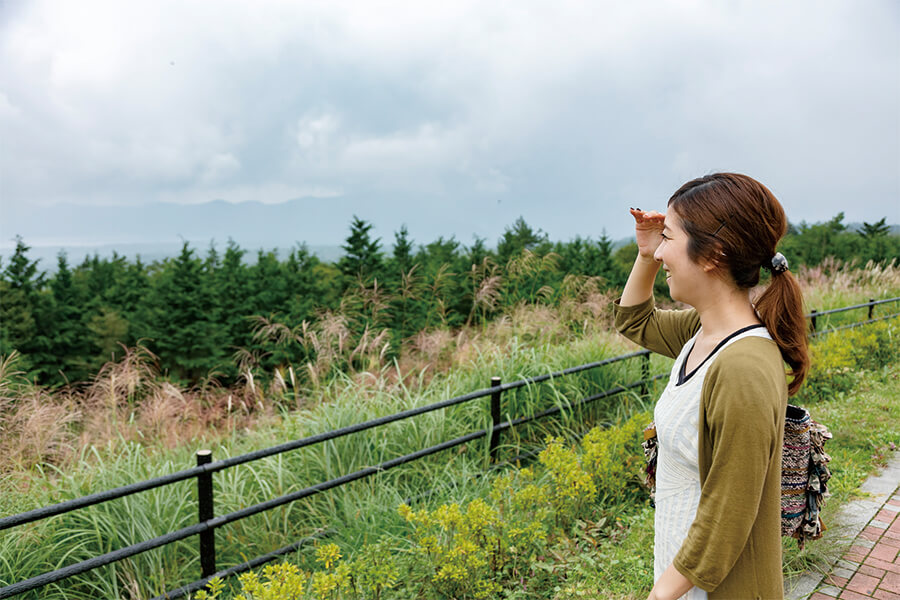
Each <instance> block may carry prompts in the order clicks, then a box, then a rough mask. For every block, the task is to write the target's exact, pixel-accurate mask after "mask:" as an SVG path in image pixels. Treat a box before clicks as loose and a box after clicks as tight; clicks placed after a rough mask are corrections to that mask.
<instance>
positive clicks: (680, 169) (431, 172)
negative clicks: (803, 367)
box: [0, 0, 900, 246]
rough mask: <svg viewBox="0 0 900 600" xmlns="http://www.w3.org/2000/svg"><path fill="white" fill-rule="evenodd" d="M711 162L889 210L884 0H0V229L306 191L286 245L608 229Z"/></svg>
mask: <svg viewBox="0 0 900 600" xmlns="http://www.w3.org/2000/svg"><path fill="white" fill-rule="evenodd" d="M722 170H730V171H739V172H744V173H748V174H750V175H752V176H754V177H756V178H758V179H759V180H761V181H762V182H763V183H765V184H766V185H768V186H769V187H770V188H771V189H772V190H773V191H774V192H775V194H776V195H777V196H778V197H779V198H780V199H781V201H782V203H783V204H784V205H785V207H786V210H787V212H788V217H789V218H790V219H791V220H792V221H794V222H799V221H801V220H806V221H821V220H825V219H828V218H831V217H833V216H834V215H835V214H837V213H838V212H839V211H844V212H845V213H846V216H847V221H870V222H871V221H875V220H878V219H879V218H881V217H885V216H886V217H887V219H888V222H890V223H900V2H897V1H896V0H846V1H824V2H823V1H821V0H816V1H792V2H783V1H779V2H764V1H752V2H751V1H729V2H724V1H721V2H720V1H713V0H708V1H705V2H701V1H689V0H679V1H668V2H663V1H658V2H624V1H618V2H598V1H593V2H569V1H566V0H562V1H561V0H555V1H554V2H531V1H523V0H517V1H511V2H483V1H480V2H474V1H472V2H468V1H461V0H453V1H452V2H446V1H441V2H438V1H416V2H412V1H410V2H373V1H371V0H361V1H359V2H340V1H334V0H328V1H322V2H317V1H312V0H302V1H297V0H290V1H284V2H279V1H268V0H264V1H260V0H257V1H254V2H249V1H234V0H215V1H212V0H208V1H185V0H171V1H170V0H153V1H152V2H143V1H134V0H128V1H122V0H112V1H108V2H107V1H97V0H81V1H78V2H72V1H68V0H59V1H44V0H29V1H27V2H26V1H16V0H6V1H4V2H0V237H2V240H0V242H2V245H3V246H7V245H8V244H9V243H10V240H11V238H12V237H13V236H14V235H15V234H17V233H23V232H25V233H23V235H26V241H29V239H28V236H31V241H32V243H35V236H37V234H36V233H35V232H40V233H41V235H40V236H38V237H39V239H37V243H40V242H41V240H45V241H46V240H53V239H63V238H65V239H69V240H72V239H77V238H79V236H80V235H81V236H82V237H85V239H88V238H90V239H91V240H92V241H94V242H96V243H100V242H103V241H117V240H118V241H121V235H120V236H119V237H118V238H117V237H116V235H114V233H115V232H116V231H119V232H120V233H121V232H126V234H127V232H129V231H131V230H130V229H128V227H125V226H124V225H121V226H120V224H117V223H107V224H106V225H105V229H104V231H108V232H109V235H108V236H106V234H105V233H103V231H100V232H99V233H98V230H97V228H96V226H95V225H96V224H94V225H92V224H90V223H86V222H80V221H79V216H78V215H80V214H84V215H86V216H85V219H91V220H94V221H95V220H96V215H97V214H98V212H97V211H96V210H92V209H88V208H85V209H84V210H81V209H79V210H72V209H71V208H67V207H69V206H71V205H76V206H80V207H90V206H98V205H100V206H109V205H121V206H132V205H146V204H153V203H169V204H172V203H174V204H199V203H205V202H210V201H212V200H216V199H218V200H224V201H226V202H229V203H242V202H248V201H252V202H262V203H266V204H278V203H284V202H288V201H294V202H302V203H307V204H308V205H309V206H310V209H311V210H310V215H312V216H311V217H310V218H309V219H306V220H304V221H303V222H298V223H297V224H296V231H297V236H296V237H297V239H298V240H305V241H307V242H309V243H312V244H329V243H340V241H341V240H342V238H343V237H344V236H345V235H346V228H347V224H348V222H349V220H350V215H352V214H357V215H359V216H360V217H362V218H364V219H367V220H369V221H372V222H374V223H375V225H376V229H377V232H378V235H380V236H382V237H383V238H384V239H386V240H390V239H391V238H392V237H393V232H394V231H395V230H397V229H398V228H399V227H400V226H401V224H404V223H405V224H407V226H408V227H409V230H410V233H411V235H412V237H413V238H414V239H416V240H417V241H419V242H427V241H431V240H433V239H435V238H436V237H437V236H438V235H444V236H447V235H456V237H457V238H458V239H460V240H461V241H463V242H464V243H469V242H470V241H471V239H472V235H473V234H477V235H481V236H484V237H487V238H488V239H489V240H490V241H491V242H492V243H493V242H496V238H497V236H498V235H499V234H500V233H501V232H502V231H503V227H504V226H506V225H509V224H510V223H512V221H513V220H515V218H516V217H518V216H519V215H522V216H524V217H525V219H526V220H527V221H528V222H529V223H531V224H532V225H534V226H535V227H540V228H542V229H543V230H544V231H546V232H548V233H549V234H550V236H551V238H553V239H569V238H571V237H574V236H575V235H582V236H597V235H599V234H600V233H601V231H603V230H606V231H607V233H609V234H610V235H611V236H612V237H614V238H618V237H621V236H625V235H628V233H629V232H630V231H631V228H630V225H629V219H630V217H629V215H628V213H627V207H628V206H640V207H642V208H660V209H661V208H663V207H664V206H665V201H666V199H667V198H668V197H669V195H670V194H671V193H672V192H673V191H674V190H675V189H676V188H677V187H678V186H679V185H680V184H681V183H683V182H684V181H686V180H688V179H691V178H693V177H696V176H699V175H702V174H706V173H710V172H714V171H722ZM168 208H169V207H167V206H165V205H160V207H159V211H160V212H161V214H165V211H166V210H168ZM48 210H50V211H55V212H57V213H59V214H66V215H72V216H67V217H66V223H65V227H64V228H62V229H65V230H64V231H63V230H60V231H57V230H56V229H61V227H60V226H59V225H58V224H54V223H51V222H50V221H49V220H46V219H44V217H43V216H42V215H46V214H48V213H47V211H48ZM210 210H215V207H213V206H211V207H210ZM259 210H260V211H263V212H261V213H260V214H264V211H265V208H264V207H259ZM60 211H61V212H60ZM110 214H115V215H123V214H126V215H127V211H110ZM179 214H181V213H179ZM323 215H324V216H323ZM116 218H120V217H118V216H117V217H116ZM121 218H127V217H121ZM173 219H174V218H173ZM42 221H46V224H44V223H43V222H42ZM255 226H256V225H254V227H255ZM42 227H46V229H47V230H44V229H41V228H42ZM232 227H233V230H230V229H229V230H227V231H225V230H222V231H218V232H217V236H218V239H219V240H224V239H225V238H227V237H228V236H232V237H235V238H236V239H241V236H242V235H244V234H249V233H252V234H254V235H257V237H258V236H264V235H265V232H264V231H254V232H248V231H247V228H248V227H249V226H248V224H247V223H240V222H236V223H233V225H232ZM162 229H163V230H162V231H154V232H145V233H147V234H148V235H149V236H150V237H154V236H158V238H159V239H160V241H172V240H173V239H175V238H176V236H177V235H182V236H184V237H186V238H190V237H191V235H192V233H191V232H192V231H193V230H192V224H191V223H178V222H173V223H172V227H171V229H170V230H165V229H166V228H165V227H163V228H162ZM226 229H227V227H226ZM128 235H130V234H128ZM204 235H205V233H204ZM104 236H106V239H101V238H104ZM145 237H146V236H145ZM142 241H143V240H142Z"/></svg>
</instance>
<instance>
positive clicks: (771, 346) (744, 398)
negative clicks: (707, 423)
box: [702, 336, 787, 410]
mask: <svg viewBox="0 0 900 600" xmlns="http://www.w3.org/2000/svg"><path fill="white" fill-rule="evenodd" d="M702 395H703V398H704V403H705V404H706V405H707V406H710V405H711V404H713V403H716V404H722V403H724V404H726V405H733V406H732V407H733V408H734V407H737V408H739V409H740V410H747V409H750V406H748V401H749V400H751V399H752V400H753V401H752V402H750V403H749V404H751V405H753V406H755V407H756V408H760V407H761V406H765V405H768V406H770V407H772V408H776V407H781V406H782V405H783V404H784V403H786V402H787V375H786V374H785V365H784V361H783V359H782V358H781V351H780V350H779V349H778V345H777V344H776V343H775V342H774V341H773V340H772V339H771V338H769V337H762V336H747V337H743V338H741V339H738V340H735V341H734V342H733V343H731V344H730V345H728V346H727V347H725V348H724V349H722V352H721V353H720V354H719V356H717V357H716V360H715V361H714V362H713V364H712V365H710V368H709V372H708V373H707V376H706V379H705V381H704V385H703V394H702ZM720 408H724V407H720Z"/></svg>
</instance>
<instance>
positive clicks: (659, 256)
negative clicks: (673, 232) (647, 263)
mask: <svg viewBox="0 0 900 600" xmlns="http://www.w3.org/2000/svg"><path fill="white" fill-rule="evenodd" d="M653 260H655V261H656V262H662V244H660V245H659V246H657V247H656V250H655V251H654V252H653Z"/></svg>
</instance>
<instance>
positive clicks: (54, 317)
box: [48, 252, 93, 382]
mask: <svg viewBox="0 0 900 600" xmlns="http://www.w3.org/2000/svg"><path fill="white" fill-rule="evenodd" d="M50 290H51V292H52V306H51V308H50V319H49V323H48V325H49V326H50V332H49V333H50V351H49V354H50V362H52V363H53V364H51V365H50V368H49V369H48V370H49V371H50V372H61V373H62V374H63V376H64V378H65V380H66V381H69V382H76V381H84V380H85V379H87V378H88V377H89V375H90V370H91V367H92V366H93V365H91V364H90V361H89V357H90V355H91V354H92V352H91V348H90V342H89V341H88V335H87V333H88V332H87V329H86V327H85V324H84V321H83V320H82V305H83V302H84V299H83V298H82V297H80V294H79V293H78V290H77V288H76V286H75V284H74V281H73V278H72V271H71V269H70V268H69V261H68V258H67V257H66V254H65V252H60V253H59V256H58V257H57V265H56V274H55V275H54V277H53V279H51V281H50ZM53 367H55V369H54V368H53Z"/></svg>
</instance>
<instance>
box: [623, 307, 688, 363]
mask: <svg viewBox="0 0 900 600" xmlns="http://www.w3.org/2000/svg"><path fill="white" fill-rule="evenodd" d="M619 300H621V298H619V299H618V300H616V301H615V302H614V303H613V314H614V316H615V323H616V330H617V331H618V332H619V333H621V334H622V335H624V336H625V337H627V338H628V339H629V340H631V341H632V342H635V343H636V344H638V345H640V346H643V347H644V348H647V349H648V350H650V351H652V352H656V353H658V354H662V355H663V356H668V357H669V358H675V357H677V356H678V353H679V352H681V349H682V347H684V345H685V343H687V341H688V340H689V339H691V338H692V337H693V336H694V334H695V333H697V330H698V329H700V316H699V315H698V314H697V311H696V310H694V309H688V310H660V309H658V308H656V305H655V303H654V301H653V298H652V297H651V298H650V299H648V300H646V301H644V302H641V303H640V304H635V305H634V306H621V305H620V304H619Z"/></svg>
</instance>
